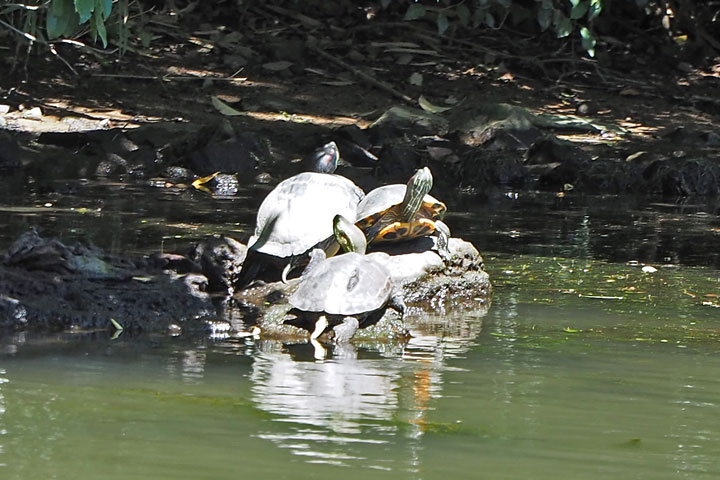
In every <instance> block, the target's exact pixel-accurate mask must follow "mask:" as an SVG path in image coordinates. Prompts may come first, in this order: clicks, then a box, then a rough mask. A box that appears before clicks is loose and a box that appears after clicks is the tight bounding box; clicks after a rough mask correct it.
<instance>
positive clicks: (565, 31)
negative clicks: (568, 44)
mask: <svg viewBox="0 0 720 480" xmlns="http://www.w3.org/2000/svg"><path fill="white" fill-rule="evenodd" d="M555 13H556V14H557V15H556V17H555V32H556V33H557V38H565V37H567V36H568V35H570V34H571V33H572V31H573V23H572V21H571V20H570V19H569V18H567V17H566V16H565V15H563V14H562V13H559V12H555Z"/></svg>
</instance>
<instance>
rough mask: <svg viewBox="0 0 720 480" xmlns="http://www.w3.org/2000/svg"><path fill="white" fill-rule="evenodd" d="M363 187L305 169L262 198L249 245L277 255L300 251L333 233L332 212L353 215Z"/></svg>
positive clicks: (340, 178) (343, 179)
mask: <svg viewBox="0 0 720 480" xmlns="http://www.w3.org/2000/svg"><path fill="white" fill-rule="evenodd" d="M363 197H364V193H363V191H362V190H361V189H360V188H359V187H358V186H357V185H355V184H354V183H353V182H352V181H350V180H348V179H347V178H345V177H342V176H340V175H333V174H328V173H317V172H304V173H300V174H298V175H295V176H292V177H290V178H288V179H286V180H283V181H282V182H280V183H279V184H278V185H277V186H276V187H275V188H274V189H273V190H272V191H271V192H270V193H269V194H268V196H267V197H265V199H264V200H263V202H262V204H261V205H260V208H259V210H258V213H257V222H256V227H255V233H254V235H253V236H252V237H250V240H249V241H248V246H249V247H250V248H251V249H252V250H255V251H257V252H261V253H265V254H268V255H273V256H276V257H290V256H292V255H300V254H302V253H304V252H306V251H307V250H309V249H310V248H311V247H313V246H315V245H316V244H317V243H318V242H321V241H322V240H325V239H326V238H328V237H330V236H331V235H332V234H333V230H332V225H333V218H334V217H335V215H343V216H346V217H348V218H355V217H356V214H357V208H358V204H359V202H360V201H361V200H362V199H363Z"/></svg>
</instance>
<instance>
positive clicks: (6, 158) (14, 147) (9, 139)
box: [0, 132, 22, 172]
mask: <svg viewBox="0 0 720 480" xmlns="http://www.w3.org/2000/svg"><path fill="white" fill-rule="evenodd" d="M21 166H22V159H21V158H20V146H19V145H18V143H17V141H16V140H15V138H14V137H13V136H12V135H10V133H8V132H0V172H5V171H9V170H16V169H18V168H20V167H21Z"/></svg>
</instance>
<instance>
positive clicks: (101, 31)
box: [92, 10, 107, 48]
mask: <svg viewBox="0 0 720 480" xmlns="http://www.w3.org/2000/svg"><path fill="white" fill-rule="evenodd" d="M92 23H93V24H94V25H95V31H96V32H97V35H98V36H99V37H100V40H101V41H102V44H103V48H107V30H106V29H105V18H103V14H102V12H100V10H95V11H94V12H93V16H92Z"/></svg>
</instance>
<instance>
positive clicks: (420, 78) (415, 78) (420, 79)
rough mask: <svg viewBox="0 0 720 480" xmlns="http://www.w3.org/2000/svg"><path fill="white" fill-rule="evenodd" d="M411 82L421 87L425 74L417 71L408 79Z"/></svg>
mask: <svg viewBox="0 0 720 480" xmlns="http://www.w3.org/2000/svg"><path fill="white" fill-rule="evenodd" d="M408 81H409V82H410V85H415V86H416V87H421V86H422V84H423V76H422V74H421V73H418V72H415V73H413V74H412V75H410V78H409V79H408Z"/></svg>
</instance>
